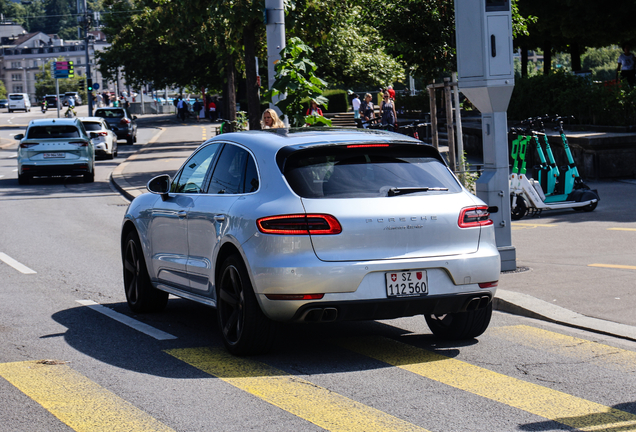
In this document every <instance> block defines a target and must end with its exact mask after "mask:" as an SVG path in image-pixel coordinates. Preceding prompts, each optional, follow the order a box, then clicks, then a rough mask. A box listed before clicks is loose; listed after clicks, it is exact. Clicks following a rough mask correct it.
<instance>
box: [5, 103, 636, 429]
mask: <svg viewBox="0 0 636 432" xmlns="http://www.w3.org/2000/svg"><path fill="white" fill-rule="evenodd" d="M33 114H34V113H31V115H33ZM19 115H20V114H18V116H19ZM25 118H26V115H25ZM25 118H21V119H18V120H24V119H25ZM4 119H5V114H4V113H2V114H0V125H2V124H3V123H2V121H3V120H4ZM16 124H17V123H16ZM159 132H160V130H159V129H156V128H141V129H140V130H139V144H138V145H135V146H133V147H132V148H127V147H126V146H122V147H121V150H120V157H118V158H116V159H114V161H98V162H97V175H96V181H95V183H93V184H84V183H81V182H80V181H79V180H73V179H65V180H61V179H47V180H37V181H35V182H33V183H32V184H30V185H28V186H19V185H18V184H17V175H16V173H15V171H13V170H14V169H15V167H16V163H15V158H14V157H12V156H13V155H14V154H15V147H14V143H10V142H9V141H7V139H8V138H7V137H6V135H5V134H10V133H15V132H14V131H12V130H7V129H2V130H1V132H0V137H1V138H3V140H2V141H0V145H2V147H4V149H2V150H0V176H2V177H0V254H2V255H0V257H2V258H4V259H3V260H0V431H3V432H4V431H7V432H8V431H48V432H57V431H72V430H74V431H116V430H126V431H137V430H139V431H141V430H151V431H163V430H174V431H184V432H185V431H202V432H203V431H206V432H207V431H245V430H258V431H288V430H294V431H320V430H333V431H336V430H337V431H373V430H377V431H401V430H429V431H440V432H442V431H485V430H487V431H502V432H503V431H506V432H509V431H557V430H615V431H618V430H621V431H623V430H636V342H631V341H627V340H622V339H616V338H612V337H609V336H603V335H598V334H591V333H586V332H584V331H580V330H575V329H571V328H566V327H562V326H558V325H554V324H549V323H545V322H541V321H535V320H532V319H529V318H523V317H518V316H513V315H507V314H503V313H498V312H496V313H495V314H494V316H493V321H492V324H491V327H490V328H489V330H488V331H487V332H486V333H485V334H484V335H483V336H481V337H479V338H478V339H476V340H473V341H468V342H465V343H447V342H442V341H439V340H437V339H435V338H434V337H433V336H432V335H431V333H430V332H429V330H428V328H427V327H426V324H425V322H424V319H423V318H422V317H412V318H404V319H399V320H389V321H377V322H360V323H339V324H329V325H320V326H309V325H303V326H283V328H282V330H281V332H280V335H279V338H278V341H277V344H276V346H275V348H274V350H273V351H272V353H270V354H268V355H264V356H258V357H251V358H245V359H237V358H232V357H229V356H228V355H227V354H226V353H225V351H224V349H223V344H222V342H221V338H220V337H219V334H218V328H217V326H216V321H215V313H214V311H213V310H211V309H209V308H206V307H203V306H200V305H197V304H194V303H192V302H189V301H185V300H180V299H172V300H171V301H170V303H169V305H168V308H167V309H166V311H165V312H163V313H160V314H156V315H145V316H135V315H133V314H131V313H130V312H129V310H128V308H127V305H126V302H125V296H124V292H123V286H122V276H121V274H122V270H121V259H120V255H119V229H120V225H121V220H122V216H123V214H124V212H125V210H126V206H127V202H126V201H125V200H124V199H123V198H122V197H121V196H120V195H119V194H118V193H117V192H115V191H114V190H113V188H112V187H111V185H110V184H109V182H108V178H109V175H110V172H111V171H112V170H113V169H114V167H115V166H116V165H117V164H118V163H120V162H122V161H123V160H124V158H125V157H126V154H130V153H131V152H132V151H134V150H136V149H138V148H139V147H140V146H141V145H143V144H144V143H147V142H148V141H149V140H151V139H155V140H157V142H160V143H166V145H168V144H178V143H179V142H194V141H197V140H201V138H202V135H201V134H202V129H201V127H200V126H195V125H187V126H182V125H174V126H171V127H167V128H165V130H164V131H163V132H162V133H161V134H160V135H158V133H159ZM5 144H6V145H5ZM7 257H8V258H7Z"/></svg>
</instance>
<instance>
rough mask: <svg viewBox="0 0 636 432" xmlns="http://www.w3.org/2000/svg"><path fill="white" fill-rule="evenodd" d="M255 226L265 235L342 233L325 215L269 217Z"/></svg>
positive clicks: (339, 227)
mask: <svg viewBox="0 0 636 432" xmlns="http://www.w3.org/2000/svg"><path fill="white" fill-rule="evenodd" d="M256 225H257V226H258V230H259V231H260V232H262V233H265V234H286V235H306V234H312V235H320V234H323V235H324V234H340V233H341V232H342V227H341V226H340V223H339V222H338V220H337V219H336V218H335V217H333V216H331V215H327V214H308V215H304V214H295V215H279V216H269V217H264V218H260V219H258V220H257V221H256Z"/></svg>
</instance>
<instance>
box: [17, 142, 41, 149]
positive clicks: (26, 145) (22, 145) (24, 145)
mask: <svg viewBox="0 0 636 432" xmlns="http://www.w3.org/2000/svg"><path fill="white" fill-rule="evenodd" d="M38 144H39V143H21V144H20V148H29V147H34V146H36V145H38Z"/></svg>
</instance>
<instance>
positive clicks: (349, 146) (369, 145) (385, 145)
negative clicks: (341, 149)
mask: <svg viewBox="0 0 636 432" xmlns="http://www.w3.org/2000/svg"><path fill="white" fill-rule="evenodd" d="M388 146H389V145H388V144H350V145H348V146H347V148H368V147H388Z"/></svg>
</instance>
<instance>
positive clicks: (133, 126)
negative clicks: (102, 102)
mask: <svg viewBox="0 0 636 432" xmlns="http://www.w3.org/2000/svg"><path fill="white" fill-rule="evenodd" d="M95 117H102V118H103V119H104V120H106V122H107V123H108V125H109V126H110V127H111V129H112V130H113V132H115V134H117V139H125V140H126V144H129V145H132V144H133V143H135V142H137V116H133V115H130V112H129V111H128V109H127V108H123V107H106V108H98V109H96V110H95Z"/></svg>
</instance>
